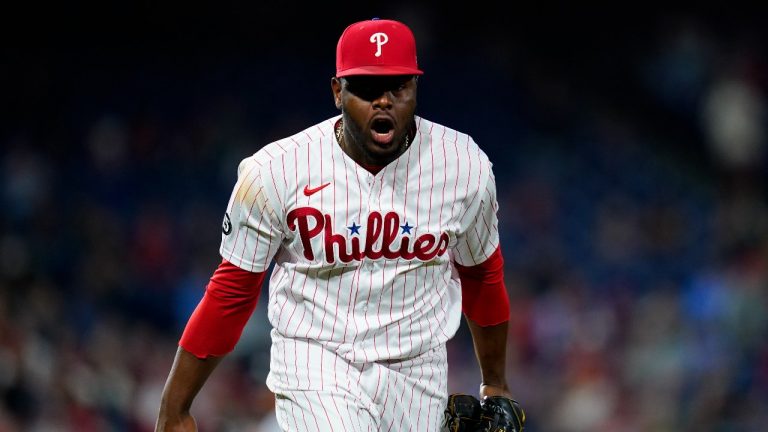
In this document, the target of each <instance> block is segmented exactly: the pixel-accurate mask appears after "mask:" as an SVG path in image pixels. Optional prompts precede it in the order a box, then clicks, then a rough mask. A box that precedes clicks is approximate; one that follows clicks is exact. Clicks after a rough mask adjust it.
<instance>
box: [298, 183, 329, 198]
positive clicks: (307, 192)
mask: <svg viewBox="0 0 768 432" xmlns="http://www.w3.org/2000/svg"><path fill="white" fill-rule="evenodd" d="M329 184H331V183H330V182H329V183H326V184H323V185H320V186H318V187H316V188H310V187H309V185H306V186H304V195H306V196H310V195H312V194H314V193H315V192H320V191H321V190H322V189H323V188H324V187H326V186H328V185H329Z"/></svg>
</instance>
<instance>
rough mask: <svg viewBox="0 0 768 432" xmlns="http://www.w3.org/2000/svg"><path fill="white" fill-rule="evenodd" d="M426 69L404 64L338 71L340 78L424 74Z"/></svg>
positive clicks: (337, 74)
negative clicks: (403, 65) (404, 65)
mask: <svg viewBox="0 0 768 432" xmlns="http://www.w3.org/2000/svg"><path fill="white" fill-rule="evenodd" d="M423 74H424V71H422V70H420V69H414V68H409V67H402V66H360V67H356V68H350V69H346V70H343V71H341V72H337V73H336V76H337V77H338V78H341V77H345V76H350V75H423Z"/></svg>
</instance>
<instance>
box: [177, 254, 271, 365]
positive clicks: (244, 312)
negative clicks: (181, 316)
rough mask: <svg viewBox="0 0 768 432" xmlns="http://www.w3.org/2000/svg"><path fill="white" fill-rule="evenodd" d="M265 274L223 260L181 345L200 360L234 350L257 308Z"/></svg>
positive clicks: (193, 315)
mask: <svg viewBox="0 0 768 432" xmlns="http://www.w3.org/2000/svg"><path fill="white" fill-rule="evenodd" d="M265 275H266V272H260V273H253V272H249V271H247V270H243V269H241V268H240V267H237V266H235V265H234V264H232V263H230V262H229V261H227V260H222V262H221V264H219V267H218V268H217V269H216V271H215V272H214V273H213V276H212V277H211V280H210V282H209V283H208V286H207V287H206V289H205V295H204V296H203V298H202V300H200V303H199V304H198V305H197V308H196V309H195V311H194V312H193V313H192V315H191V316H190V318H189V321H188V322H187V326H186V327H185V328H184V333H183V334H182V335H181V339H180V340H179V345H180V346H181V347H182V348H184V349H185V350H186V351H188V352H190V353H191V354H193V355H194V356H196V357H198V358H206V357H209V356H223V355H225V354H228V353H229V352H231V351H232V350H233V349H235V345H236V344H237V341H238V340H240V336H241V335H242V333H243V329H244V328H245V325H246V323H247V322H248V319H249V318H250V317H251V314H253V310H254V309H255V308H256V303H257V302H258V300H259V293H261V285H262V284H263V283H264V277H265Z"/></svg>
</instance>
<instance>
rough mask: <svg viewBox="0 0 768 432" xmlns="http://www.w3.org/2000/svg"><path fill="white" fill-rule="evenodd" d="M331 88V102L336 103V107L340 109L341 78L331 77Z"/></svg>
mask: <svg viewBox="0 0 768 432" xmlns="http://www.w3.org/2000/svg"><path fill="white" fill-rule="evenodd" d="M331 90H332V91H333V102H334V103H335V104H336V109H339V110H340V109H341V80H340V79H339V78H336V77H333V78H331Z"/></svg>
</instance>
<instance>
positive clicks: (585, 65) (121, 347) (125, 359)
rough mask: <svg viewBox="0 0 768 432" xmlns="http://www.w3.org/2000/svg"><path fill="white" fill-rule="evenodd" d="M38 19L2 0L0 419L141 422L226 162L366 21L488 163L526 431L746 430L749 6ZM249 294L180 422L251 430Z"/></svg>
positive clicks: (767, 176)
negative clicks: (221, 356) (188, 418)
mask: <svg viewBox="0 0 768 432" xmlns="http://www.w3.org/2000/svg"><path fill="white" fill-rule="evenodd" d="M59 7H60V8H62V9H61V10H50V9H47V10H45V12H43V11H41V10H27V11H21V12H19V15H18V16H16V15H15V14H14V13H10V12H9V11H7V10H6V11H5V13H4V15H5V16H4V18H5V20H4V21H6V23H8V24H9V25H10V26H14V27H13V28H14V29H15V28H18V29H19V30H11V27H6V28H4V30H3V31H4V33H5V32H7V35H5V36H6V37H4V38H3V39H4V40H3V42H2V45H1V46H3V53H2V58H0V88H2V89H3V95H2V106H0V149H1V150H2V151H1V152H0V205H1V206H2V212H1V213H0V432H15V431H46V432H47V431H69V430H71V431H86V432H87V431H131V432H134V431H135V432H144V431H151V430H152V429H153V425H154V420H155V415H156V410H157V405H158V400H159V395H160V391H161V389H162V386H163V383H164V380H165V377H166V376H167V373H168V370H169V367H170V364H171V362H172V358H173V354H174V351H175V348H176V341H177V339H178V336H179V334H180V331H181V329H182V328H183V325H184V323H185V322H186V318H187V316H188V314H189V313H190V311H191V310H192V309H193V308H194V306H195V304H196V303H197V301H198V300H199V298H200V297H201V295H202V293H203V289H204V286H205V284H206V282H207V279H208V277H209V276H210V274H211V272H212V271H213V269H214V268H215V267H216V265H217V263H218V260H219V257H218V254H217V250H218V244H219V238H220V237H219V236H220V234H219V233H220V223H221V217H222V213H223V211H224V208H225V206H226V203H227V200H228V198H229V193H230V190H231V187H232V185H233V183H234V181H235V172H236V167H237V162H238V161H239V160H240V159H242V158H243V157H246V156H247V155H250V154H252V153H254V152H255V151H256V150H258V149H259V148H260V147H261V146H262V145H264V144H266V143H268V142H270V141H271V140H273V139H275V138H278V137H282V136H285V135H287V134H290V133H293V132H295V131H298V130H300V128H303V127H306V126H308V125H310V124H313V123H315V122H317V121H319V120H321V119H323V118H326V117H329V116H331V115H334V114H336V110H335V108H334V106H333V102H332V97H331V91H330V85H329V82H330V77H331V76H332V75H333V71H334V54H335V43H336V39H337V37H338V35H339V34H340V32H341V31H342V30H343V28H344V27H345V26H346V25H347V24H349V23H350V22H353V21H357V20H360V19H366V18H371V17H373V16H380V17H382V18H396V19H401V20H403V21H406V22H407V23H409V24H410V25H411V26H412V28H413V29H414V31H415V33H416V35H417V39H418V43H419V51H420V52H419V55H420V57H419V60H420V63H421V66H422V67H423V69H424V70H425V71H426V75H425V76H424V77H423V80H421V85H420V98H419V114H420V115H423V116H424V117H427V118H429V119H431V120H434V121H438V122H440V123H443V124H446V125H449V126H452V127H454V128H456V129H459V130H462V131H465V132H467V133H469V134H471V135H472V136H473V137H474V138H475V140H476V141H477V142H478V143H479V144H480V145H481V147H483V148H484V149H485V150H486V151H487V153H488V154H489V155H490V158H491V160H492V161H493V162H494V167H495V173H496V177H497V180H498V185H499V200H500V215H499V216H500V221H501V222H500V229H501V233H502V245H503V249H504V255H505V258H506V269H507V278H508V280H507V282H508V287H509V293H510V297H511V299H512V307H513V318H512V321H511V329H510V335H509V344H510V355H509V362H508V363H509V365H508V369H509V372H508V374H509V380H510V384H511V385H512V389H513V391H514V392H515V394H516V395H517V396H518V397H519V399H520V400H521V402H522V403H523V405H524V407H525V408H526V410H527V412H528V415H529V418H530V422H529V427H528V428H526V430H527V431H530V432H540V431H553V432H579V431H605V432H608V431H618V432H635V431H638V432H639V431H643V432H646V431H675V432H680V431H697V432H702V431H723V432H725V431H728V432H737V431H738V432H741V431H762V430H765V428H766V425H767V424H768V410H767V409H766V407H768V190H767V188H766V186H767V185H768V152H767V151H766V145H767V137H766V133H767V132H768V130H767V129H768V113H767V112H766V109H767V108H768V107H766V103H767V101H766V91H767V90H768V64H767V63H766V59H768V53H767V52H766V51H767V49H768V31H767V29H768V27H766V25H765V19H764V18H765V15H764V14H763V15H761V14H759V13H756V11H744V10H742V11H738V10H735V9H733V8H731V9H728V10H725V11H723V10H719V11H714V10H713V11H705V10H698V11H697V12H691V11H687V10H670V9H665V10H659V11H656V12H651V11H648V10H633V9H632V6H630V5H622V7H623V8H625V10H624V12H619V11H618V9H616V10H606V9H597V8H595V9H594V10H589V9H588V8H584V7H583V6H579V7H578V8H577V7H575V6H571V7H564V8H561V9H557V7H555V6H551V8H552V10H550V11H548V12H543V11H528V10H523V9H521V8H518V7H515V6H514V5H508V6H507V8H508V9H509V10H508V11H507V12H500V11H498V10H496V9H494V7H492V6H489V5H484V4H482V3H477V2H472V4H471V5H465V6H463V7H462V8H461V9H451V8H449V7H447V6H440V7H439V8H435V7H428V6H424V5H422V6H419V5H409V4H408V3H407V2H400V3H398V2H391V3H388V4H386V5H385V6H383V7H379V8H376V9H375V10H374V9H370V8H366V7H365V6H363V5H362V4H360V5H357V6H354V5H347V4H344V3H333V4H328V5H326V4H315V5H313V4H309V5H286V6H282V7H278V6H275V5H259V4H250V5H247V6H243V5H240V4H219V5H217V6H215V7H207V8H206V7H195V6H191V5H189V4H184V5H182V4H170V3H163V4H151V3H150V2H144V3H136V4H132V3H130V2H120V3H115V4H91V5H87V6H85V5H82V6H81V5H70V4H67V5H66V6H59ZM64 7H66V9H63V8H64ZM15 26H18V27H15ZM265 305H266V302H265V301H264V297H262V301H261V302H260V305H259V307H258V309H257V311H256V313H255V314H254V316H253V318H252V319H251V321H250V322H249V325H248V327H247V329H246V332H245V334H244V336H243V339H242V341H241V343H240V345H239V346H238V348H237V349H236V351H235V352H234V353H233V354H232V355H231V356H230V357H229V358H228V359H227V360H226V361H225V362H224V363H223V364H222V365H221V366H220V368H219V369H218V370H217V371H216V373H215V374H214V376H213V377H212V378H211V379H210V381H209V382H208V384H207V385H206V387H205V389H204V390H203V392H202V394H201V395H200V396H199V397H198V399H197V401H196V403H195V405H194V406H193V411H194V412H195V413H196V415H197V418H198V420H199V423H200V426H201V430H203V431H249V432H257V431H259V432H265V431H272V430H274V429H273V427H274V425H272V423H271V421H270V418H271V417H272V415H271V410H272V395H271V394H270V393H269V392H268V390H267V389H266V388H265V386H264V378H265V376H266V372H267V367H268V361H269V357H268V346H269V345H268V344H269V339H268V333H267V332H268V323H267V321H266V313H265V310H264V306H265ZM470 347H471V339H470V338H469V335H468V332H467V331H466V328H465V327H462V329H461V330H460V332H459V334H458V335H457V337H456V338H455V339H454V340H453V341H452V342H451V345H450V355H451V359H450V368H451V370H450V384H449V385H450V388H449V390H450V391H463V392H470V393H474V392H475V391H476V389H477V384H478V379H479V378H478V372H477V367H476V363H475V359H474V357H473V353H472V350H471V349H470Z"/></svg>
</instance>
